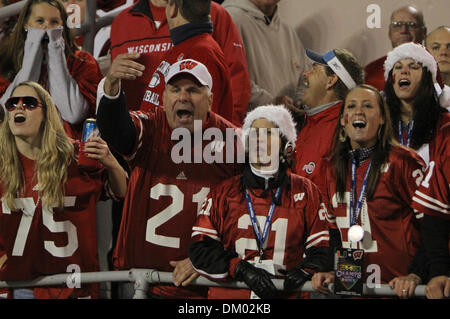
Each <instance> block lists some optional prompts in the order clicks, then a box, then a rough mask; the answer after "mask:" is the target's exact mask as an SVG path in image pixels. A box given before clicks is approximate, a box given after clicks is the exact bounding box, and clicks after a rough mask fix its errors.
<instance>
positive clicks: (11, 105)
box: [5, 96, 42, 112]
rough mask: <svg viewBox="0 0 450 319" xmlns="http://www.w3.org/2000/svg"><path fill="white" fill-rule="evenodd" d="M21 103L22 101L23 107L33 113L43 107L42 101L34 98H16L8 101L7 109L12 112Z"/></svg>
mask: <svg viewBox="0 0 450 319" xmlns="http://www.w3.org/2000/svg"><path fill="white" fill-rule="evenodd" d="M20 101H22V107H24V108H26V109H28V110H31V111H32V110H34V109H36V108H37V107H39V106H42V104H41V101H39V100H38V99H37V98H35V97H33V96H14V97H10V98H9V99H8V100H7V101H6V103H5V108H6V109H7V110H8V111H9V112H11V111H13V110H15V108H16V107H17V105H18V104H19V102H20Z"/></svg>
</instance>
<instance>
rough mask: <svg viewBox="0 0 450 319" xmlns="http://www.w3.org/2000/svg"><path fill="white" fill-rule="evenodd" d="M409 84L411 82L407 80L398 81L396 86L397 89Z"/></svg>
mask: <svg viewBox="0 0 450 319" xmlns="http://www.w3.org/2000/svg"><path fill="white" fill-rule="evenodd" d="M410 84H411V82H410V81H409V80H407V79H401V80H400V81H398V86H399V87H407V86H409V85H410Z"/></svg>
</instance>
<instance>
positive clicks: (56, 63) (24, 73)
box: [0, 0, 103, 139]
mask: <svg viewBox="0 0 450 319" xmlns="http://www.w3.org/2000/svg"><path fill="white" fill-rule="evenodd" d="M66 21H67V13H66V11H65V9H64V6H63V4H62V3H61V1H60V0H28V1H27V3H26V4H25V6H24V7H23V9H22V12H21V13H20V15H19V18H18V20H17V24H16V26H15V28H14V31H13V33H12V34H11V36H10V37H9V39H8V41H7V42H6V43H5V44H4V45H3V46H2V47H1V48H0V56H1V57H2V59H1V60H0V96H2V97H1V99H0V103H1V104H2V105H3V104H4V103H5V101H6V100H7V99H8V98H9V97H10V95H11V92H12V90H13V88H14V87H15V86H16V85H17V84H19V83H21V82H23V81H34V82H38V83H40V84H41V85H42V86H43V87H44V88H45V89H46V90H47V91H49V93H50V95H51V96H52V98H53V100H54V102H55V104H56V106H57V108H58V111H59V113H60V116H61V118H62V119H63V120H64V126H65V130H66V132H67V133H68V135H69V136H70V137H74V138H76V139H79V138H80V137H81V130H82V124H83V121H84V120H85V119H86V118H87V117H92V116H94V114H95V103H96V97H97V85H98V83H99V82H100V80H101V79H102V77H103V75H102V73H101V71H100V68H99V66H98V63H97V61H96V60H95V59H94V57H93V56H92V55H90V54H89V53H88V52H84V51H79V50H78V48H77V46H76V45H75V42H74V40H73V36H72V34H71V30H70V29H69V28H68V27H67V25H66Z"/></svg>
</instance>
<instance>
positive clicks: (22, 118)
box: [14, 114, 26, 123]
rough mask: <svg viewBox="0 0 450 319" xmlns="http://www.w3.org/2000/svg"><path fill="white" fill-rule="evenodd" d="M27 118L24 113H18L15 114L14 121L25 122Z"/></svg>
mask: <svg viewBox="0 0 450 319" xmlns="http://www.w3.org/2000/svg"><path fill="white" fill-rule="evenodd" d="M25 120H26V118H25V116H23V115H22V114H17V115H16V116H14V123H23V122H25Z"/></svg>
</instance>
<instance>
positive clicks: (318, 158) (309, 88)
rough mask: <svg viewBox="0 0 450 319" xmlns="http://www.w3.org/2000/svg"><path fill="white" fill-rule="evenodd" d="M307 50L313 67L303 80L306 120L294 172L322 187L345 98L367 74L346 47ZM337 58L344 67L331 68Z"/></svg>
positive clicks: (298, 140) (303, 101) (301, 133)
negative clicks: (325, 162) (319, 50)
mask: <svg viewBox="0 0 450 319" xmlns="http://www.w3.org/2000/svg"><path fill="white" fill-rule="evenodd" d="M306 52H307V56H308V57H309V58H310V59H311V60H312V62H313V66H312V67H311V68H310V69H309V70H307V71H306V72H304V74H303V75H302V80H301V83H300V85H301V86H302V88H303V95H302V104H303V106H304V108H306V119H305V123H304V125H303V127H302V128H301V130H300V132H299V134H298V137H297V143H296V144H297V145H296V164H295V172H296V174H298V175H300V176H303V177H307V178H309V179H310V180H312V181H313V182H314V183H315V184H316V185H317V186H318V187H319V189H321V190H323V187H324V176H323V173H324V169H323V165H322V164H323V158H324V157H325V156H326V155H327V154H328V152H329V150H330V149H331V144H332V140H333V136H334V131H335V129H336V125H337V121H338V117H339V110H340V107H341V103H342V100H343V99H344V97H345V95H346V94H347V92H348V90H349V89H350V88H352V85H354V84H355V85H356V84H361V83H363V81H364V77H363V72H362V67H361V66H360V65H359V63H358V61H357V60H356V58H355V57H354V56H353V55H352V54H351V53H350V52H349V51H347V50H344V49H334V50H331V51H329V52H328V53H326V54H324V55H323V56H322V55H320V54H317V53H314V52H312V51H310V50H306ZM324 58H325V59H324ZM334 61H338V62H339V63H341V65H342V68H341V69H339V70H338V69H332V68H331V66H333V62H334ZM344 81H345V82H344ZM352 81H353V83H352Z"/></svg>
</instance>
